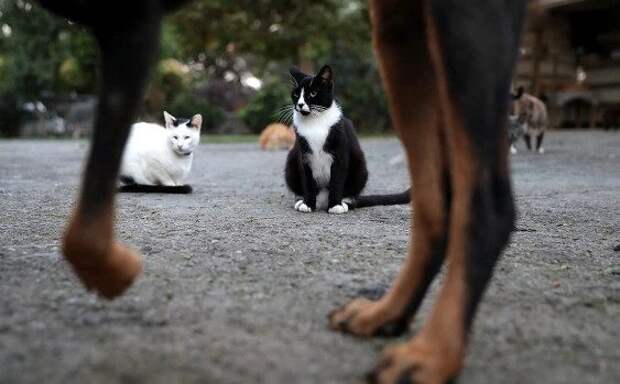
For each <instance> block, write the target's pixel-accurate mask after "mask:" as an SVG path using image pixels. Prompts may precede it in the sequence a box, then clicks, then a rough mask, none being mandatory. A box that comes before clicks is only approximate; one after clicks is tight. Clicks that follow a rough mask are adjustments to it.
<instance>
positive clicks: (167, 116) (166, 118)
mask: <svg viewBox="0 0 620 384" xmlns="http://www.w3.org/2000/svg"><path fill="white" fill-rule="evenodd" d="M164 121H165V122H166V128H173V127H174V122H175V121H176V119H175V118H174V116H172V115H171V114H169V113H168V112H166V111H164Z"/></svg>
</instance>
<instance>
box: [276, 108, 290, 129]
mask: <svg viewBox="0 0 620 384" xmlns="http://www.w3.org/2000/svg"><path fill="white" fill-rule="evenodd" d="M294 111H295V107H293V106H292V105H286V106H284V107H282V108H280V109H279V110H278V111H277V112H276V113H275V115H276V120H277V121H278V122H280V123H282V124H286V125H291V124H292V123H293V113H294Z"/></svg>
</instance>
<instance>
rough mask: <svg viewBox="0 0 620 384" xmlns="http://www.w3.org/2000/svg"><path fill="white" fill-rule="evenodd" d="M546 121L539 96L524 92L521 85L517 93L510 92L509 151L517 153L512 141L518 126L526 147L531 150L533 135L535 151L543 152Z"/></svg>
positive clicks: (516, 137)
mask: <svg viewBox="0 0 620 384" xmlns="http://www.w3.org/2000/svg"><path fill="white" fill-rule="evenodd" d="M547 121H548V114H547V107H546V106H545V103H543V102H542V100H540V99H539V98H537V97H534V96H532V95H530V94H527V93H525V92H524V91H523V87H519V88H518V89H517V93H515V94H512V105H511V115H510V117H509V122H510V124H509V132H510V134H509V135H510V144H511V146H510V152H511V153H513V154H514V153H517V149H516V148H515V147H514V145H513V143H514V142H515V141H516V140H518V138H519V136H520V133H519V128H520V129H521V131H522V134H523V139H524V141H525V145H527V149H528V150H532V142H531V140H532V137H534V138H535V139H536V151H538V153H545V149H544V148H543V147H542V141H543V137H544V136H545V130H546V128H547Z"/></svg>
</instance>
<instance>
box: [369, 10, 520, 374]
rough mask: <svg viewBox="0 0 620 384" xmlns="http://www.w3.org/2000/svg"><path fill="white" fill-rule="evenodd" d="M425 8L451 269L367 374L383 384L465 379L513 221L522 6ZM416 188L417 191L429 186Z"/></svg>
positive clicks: (447, 255) (447, 252)
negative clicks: (510, 130) (420, 318)
mask: <svg viewBox="0 0 620 384" xmlns="http://www.w3.org/2000/svg"><path fill="white" fill-rule="evenodd" d="M426 5H427V7H426V11H425V15H426V17H425V20H426V22H427V27H428V29H427V30H428V35H427V41H426V43H427V44H428V47H429V49H430V51H431V56H432V58H433V60H432V63H433V67H434V72H435V74H436V77H437V84H438V92H439V99H440V105H441V112H442V113H441V115H442V116H443V117H445V121H446V124H445V126H443V127H442V128H443V129H444V131H445V137H446V141H447V149H448V158H449V176H450V187H451V196H450V198H451V202H450V204H449V207H450V211H449V219H448V222H449V226H448V232H447V241H448V244H447V248H446V259H447V263H448V268H447V272H446V276H445V281H444V283H443V286H442V287H441V290H440V292H439V295H438V297H437V302H436V304H435V307H434V308H433V310H432V312H431V314H430V316H429V318H428V320H427V321H426V323H425V324H424V326H423V328H422V329H421V330H420V332H419V333H418V334H417V335H416V336H415V337H414V338H413V339H411V340H410V341H408V342H406V343H403V344H400V345H397V346H395V347H392V348H388V349H387V350H386V352H384V355H383V358H382V360H381V362H380V363H379V364H378V366H377V368H376V369H375V370H374V372H373V373H372V374H371V376H370V377H371V378H372V379H373V381H376V382H380V383H396V382H398V383H445V382H447V381H449V380H451V379H452V378H454V377H455V376H457V375H458V373H459V372H460V370H461V367H462V365H463V358H464V354H465V349H466V345H467V338H468V333H469V330H470V327H471V324H472V321H473V317H474V314H475V312H476V308H477V306H478V303H479V301H480V298H481V296H482V294H483V292H484V289H485V287H486V286H487V283H488V281H489V279H490V277H491V274H492V271H493V267H494V265H495V263H496V261H497V259H498V257H499V254H500V252H501V250H502V248H503V247H504V245H505V244H506V242H507V240H508V236H509V234H510V232H511V229H512V226H513V220H514V206H513V201H512V193H511V187H510V180H509V174H508V161H507V152H508V140H507V136H506V130H505V127H504V129H498V127H503V126H505V116H506V113H507V110H508V105H507V104H508V92H509V87H510V79H511V76H512V71H513V66H514V61H515V58H516V52H517V47H518V40H519V35H520V31H521V26H522V19H523V15H524V13H525V12H524V11H525V2H524V1H502V2H498V1H496V0H479V1H472V2H462V1H459V0H433V1H429V2H427V3H426ZM403 139H404V140H407V138H406V136H405V135H403ZM416 187H417V188H416V189H417V191H416V193H419V192H420V191H419V189H420V188H424V187H425V186H423V185H422V186H416ZM417 240H418V239H416V241H417Z"/></svg>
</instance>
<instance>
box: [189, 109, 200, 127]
mask: <svg viewBox="0 0 620 384" xmlns="http://www.w3.org/2000/svg"><path fill="white" fill-rule="evenodd" d="M190 125H191V126H192V127H194V128H197V129H198V130H200V127H202V115H201V114H200V113H197V114H195V115H194V116H192V120H191V121H190Z"/></svg>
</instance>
